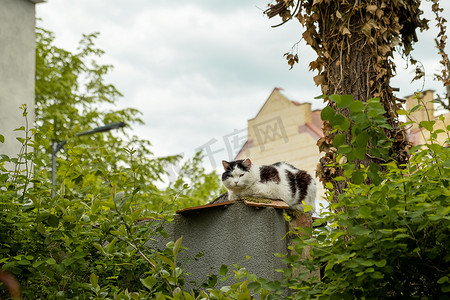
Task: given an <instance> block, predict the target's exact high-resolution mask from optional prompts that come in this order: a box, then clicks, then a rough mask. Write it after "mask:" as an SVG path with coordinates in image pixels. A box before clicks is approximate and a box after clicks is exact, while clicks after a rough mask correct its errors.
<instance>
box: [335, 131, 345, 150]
mask: <svg viewBox="0 0 450 300" xmlns="http://www.w3.org/2000/svg"><path fill="white" fill-rule="evenodd" d="M345 138H346V135H345V134H342V133H338V134H336V135H335V136H334V139H333V146H334V147H336V148H339V147H340V146H341V145H343V144H344V143H345Z"/></svg>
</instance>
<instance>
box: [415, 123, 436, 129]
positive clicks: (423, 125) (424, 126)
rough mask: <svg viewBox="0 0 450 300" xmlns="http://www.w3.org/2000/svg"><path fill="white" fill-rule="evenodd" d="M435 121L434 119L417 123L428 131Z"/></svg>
mask: <svg viewBox="0 0 450 300" xmlns="http://www.w3.org/2000/svg"><path fill="white" fill-rule="evenodd" d="M435 123H436V121H421V122H420V123H419V127H423V128H425V129H426V130H428V131H433V125H434V124H435Z"/></svg>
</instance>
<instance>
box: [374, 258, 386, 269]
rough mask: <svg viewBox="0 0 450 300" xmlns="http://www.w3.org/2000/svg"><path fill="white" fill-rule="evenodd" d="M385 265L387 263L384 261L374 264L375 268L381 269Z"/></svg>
mask: <svg viewBox="0 0 450 300" xmlns="http://www.w3.org/2000/svg"><path fill="white" fill-rule="evenodd" d="M386 264H387V261H386V260H385V259H382V260H380V261H377V262H375V266H377V267H379V268H382V267H384V266H385V265H386Z"/></svg>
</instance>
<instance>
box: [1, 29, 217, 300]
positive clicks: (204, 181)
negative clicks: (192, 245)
mask: <svg viewBox="0 0 450 300" xmlns="http://www.w3.org/2000/svg"><path fill="white" fill-rule="evenodd" d="M95 37H96V34H94V35H89V36H85V37H84V38H83V40H82V41H81V43H80V48H79V50H78V51H79V52H77V53H75V54H73V53H70V52H68V51H65V50H63V49H60V48H58V47H56V46H54V45H53V40H54V36H53V34H52V33H51V32H48V31H45V30H43V29H37V51H36V55H37V57H36V61H37V65H36V128H29V126H28V123H27V126H25V127H22V128H19V129H18V130H20V131H23V132H24V137H23V138H19V141H20V142H22V143H23V148H22V151H21V152H20V154H19V155H18V157H17V158H16V157H8V156H6V155H3V154H2V155H1V159H0V169H1V171H0V189H1V190H2V193H0V241H1V243H0V269H1V270H3V271H7V272H9V273H12V274H13V275H15V276H16V277H17V278H18V280H19V282H20V283H21V288H22V293H23V296H24V298H26V299H31V298H43V299H87V298H89V299H90V298H97V299H138V298H158V297H159V298H161V297H162V298H164V297H165V296H164V295H166V296H168V297H172V296H173V295H175V294H177V293H178V291H179V289H180V287H182V286H183V282H184V276H185V274H184V271H183V269H182V266H181V265H180V263H179V262H178V261H177V254H178V252H179V251H180V250H181V239H179V240H177V241H175V242H170V243H169V244H167V245H166V247H164V246H163V245H160V246H158V245H159V244H158V243H157V242H156V244H155V243H151V244H149V243H148V242H149V241H151V240H156V241H159V240H161V238H160V236H161V235H163V236H164V237H165V238H167V234H166V233H165V232H164V230H163V228H164V224H165V223H166V222H168V221H170V219H171V218H172V215H173V213H174V211H175V210H176V209H179V208H183V207H185V206H187V205H191V203H196V204H203V203H204V202H205V201H207V200H208V198H203V199H200V198H201V197H202V196H205V197H206V196H209V195H211V194H214V193H216V192H218V189H219V188H218V186H219V182H220V181H219V178H218V176H216V174H215V173H210V174H206V172H205V170H204V169H203V168H201V167H200V166H199V164H200V163H201V154H200V153H199V154H197V155H196V156H195V157H194V158H193V159H192V160H190V161H189V162H188V163H186V164H183V165H182V166H181V170H182V171H181V172H180V174H178V175H179V177H178V178H177V181H176V182H183V184H181V185H180V184H178V185H177V183H171V184H169V186H170V188H161V186H164V183H163V182H162V179H163V178H164V176H165V175H167V174H168V172H167V170H168V167H169V164H175V163H179V160H180V157H178V156H172V157H162V158H157V157H154V155H153V154H152V153H151V151H150V150H149V146H150V143H149V142H148V141H146V140H141V139H139V138H137V137H135V136H129V134H128V133H127V129H125V130H124V129H122V131H121V132H120V133H117V132H116V133H115V134H114V133H113V132H106V133H101V134H100V133H98V134H95V135H86V136H77V134H78V133H79V132H83V131H86V130H88V129H91V128H92V127H94V126H98V125H103V124H107V123H111V122H117V121H123V122H126V123H127V124H128V125H129V126H130V125H131V124H132V123H140V122H141V120H140V119H139V118H138V117H137V115H138V114H139V111H137V110H134V109H124V110H114V109H113V105H114V104H115V102H116V100H117V97H118V96H120V93H119V92H118V91H117V90H116V89H115V87H114V86H112V85H109V84H106V83H105V75H106V74H107V73H108V71H109V70H110V69H111V66H103V65H99V64H98V63H97V62H96V61H95V59H94V58H95V57H97V58H98V57H100V56H101V54H102V53H103V52H102V51H101V50H99V49H97V48H95V47H94V44H93V41H94V39H95ZM105 104H107V105H109V107H110V108H111V109H109V110H108V109H106V110H105V108H104V107H105ZM22 108H23V110H24V112H23V115H24V117H25V118H26V116H27V110H26V107H25V106H24V107H22ZM100 108H101V109H100ZM26 120H27V119H26ZM0 142H4V139H3V136H1V135H0ZM55 142H57V143H61V142H64V143H65V144H64V148H62V150H61V152H60V153H58V155H57V182H56V183H57V184H56V185H55V186H52V185H51V184H50V182H49V181H50V174H51V172H50V157H51V155H50V154H51V144H53V143H55ZM11 166H13V167H12V168H11ZM14 166H15V167H14ZM184 183H189V185H192V187H191V186H188V185H186V184H184ZM166 185H167V184H166ZM158 186H159V187H158ZM193 188H195V191H192V189H193ZM51 190H54V191H56V193H55V196H54V197H52V196H51V193H50V191H51ZM181 195H183V197H180V196H181ZM190 196H192V198H191V197H190ZM202 201H203V203H201V202H202ZM154 244H155V245H156V246H155V245H154ZM5 293H6V291H5V290H4V288H3V286H1V284H0V297H1V298H3V297H4V296H5V295H6V294H5Z"/></svg>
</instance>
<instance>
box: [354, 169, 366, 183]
mask: <svg viewBox="0 0 450 300" xmlns="http://www.w3.org/2000/svg"><path fill="white" fill-rule="evenodd" d="M352 181H353V183H354V184H361V183H363V182H364V174H363V173H362V172H360V171H356V172H353V174H352Z"/></svg>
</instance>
